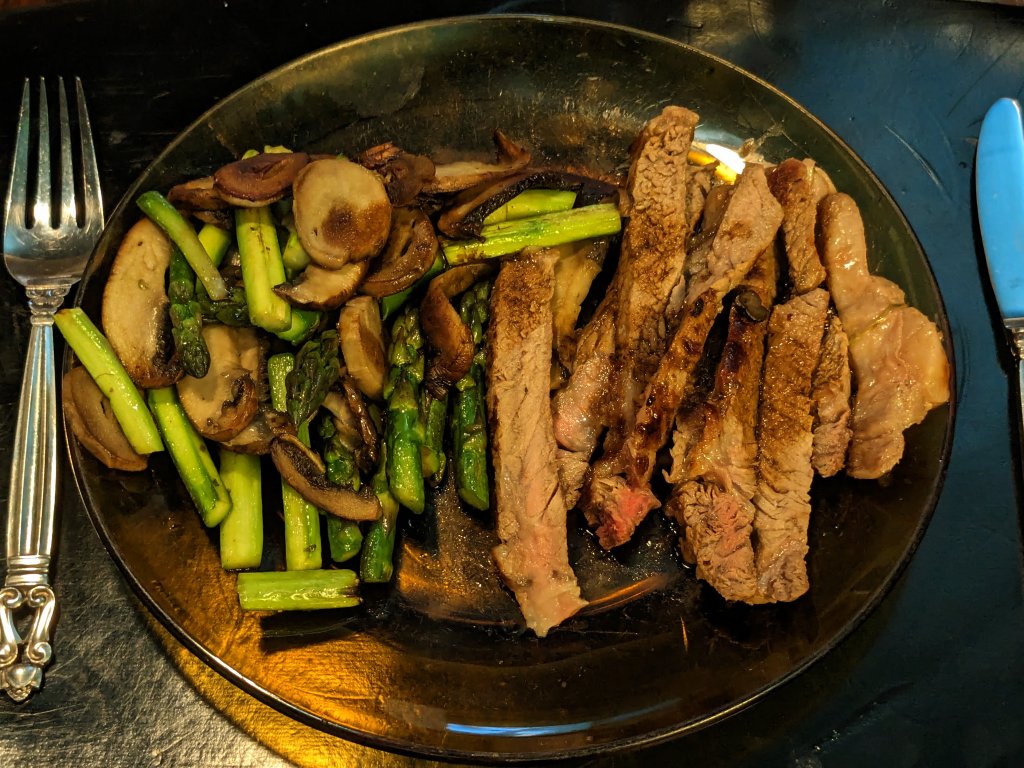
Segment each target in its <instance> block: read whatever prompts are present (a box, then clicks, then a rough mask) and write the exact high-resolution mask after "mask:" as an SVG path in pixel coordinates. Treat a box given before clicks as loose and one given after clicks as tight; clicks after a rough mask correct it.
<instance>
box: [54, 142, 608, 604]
mask: <svg viewBox="0 0 1024 768" xmlns="http://www.w3.org/2000/svg"><path fill="white" fill-rule="evenodd" d="M495 142H496V145H497V148H498V157H497V159H496V160H495V161H494V162H477V161H473V160H460V161H457V162H454V163H450V164H447V165H442V164H435V163H434V162H432V161H431V160H430V159H429V158H427V157H424V156H421V155H413V154H411V153H408V152H405V151H403V150H401V149H400V148H398V147H396V146H394V145H392V144H384V145H381V146H379V147H373V148H371V149H369V150H367V151H366V152H364V153H363V154H362V155H361V156H359V158H357V159H349V158H346V157H344V156H340V155H339V156H326V155H309V154H306V153H303V152H291V151H287V150H285V149H284V148H281V147H266V148H265V149H264V151H263V152H249V153H246V155H245V156H243V157H242V158H241V159H239V160H238V161H236V162H233V163H230V164H228V165H226V166H224V167H222V168H220V169H218V170H217V171H215V172H214V173H213V174H212V175H211V176H209V177H205V178H201V179H194V180H190V181H187V182H185V183H182V184H179V185H177V186H175V187H174V188H172V189H170V190H169V191H168V192H167V193H166V196H165V195H164V194H161V192H160V191H156V190H151V191H147V192H145V193H143V194H141V195H140V196H139V197H138V199H137V201H136V202H137V204H138V207H139V209H140V211H141V213H142V214H143V216H142V218H140V220H139V221H138V223H136V224H135V225H134V226H133V227H132V228H131V229H130V230H129V231H128V233H127V234H126V235H125V238H124V240H123V242H122V244H121V246H120V248H119V250H118V252H117V254H116V256H115V258H114V260H113V263H112V265H111V269H110V275H109V278H108V280H107V283H106V286H105V289H104V296H103V306H102V317H101V322H102V328H103V332H102V333H101V332H100V330H99V329H98V328H97V327H96V325H94V323H93V322H92V320H90V318H89V317H87V316H86V314H85V313H84V312H83V311H82V310H81V309H67V310H62V311H61V312H60V313H58V316H57V325H58V327H59V329H60V330H61V332H62V333H63V334H64V337H65V339H66V340H67V341H68V343H69V345H70V346H71V347H72V349H73V350H74V352H75V354H76V356H77V358H78V360H79V362H81V364H82V366H83V367H84V370H83V368H79V367H76V368H73V369H72V370H71V371H69V373H68V375H67V376H66V377H65V380H64V406H65V410H66V412H67V414H68V420H69V424H70V425H71V427H72V429H73V432H74V434H75V435H76V437H77V438H78V439H79V440H80V442H81V443H82V445H83V446H84V447H85V448H86V449H87V450H88V451H89V452H90V453H92V454H93V455H94V456H95V457H96V458H97V459H99V460H100V461H101V462H103V463H104V464H105V465H107V466H109V467H112V468H114V469H119V470H125V471H140V470H143V469H145V468H146V467H147V465H148V456H149V454H152V453H155V452H158V451H161V450H164V449H166V450H167V452H168V453H169V454H170V457H171V459H172V461H173V463H174V466H175V467H176V468H177V470H178V473H179V474H180V476H181V479H182V481H183V483H184V485H185V488H186V489H187V490H188V493H189V495H190V496H191V498H192V500H193V501H194V503H195V505H196V508H197V510H198V512H199V514H200V516H201V518H202V521H203V522H204V524H205V525H207V526H210V527H213V526H218V527H219V528H220V556H221V563H222V565H223V567H224V568H225V569H228V570H243V571H249V572H246V573H244V574H240V578H239V581H238V589H239V597H240V601H241V604H242V607H243V608H246V609H260V610H287V609H312V608H331V607H345V606H350V605H354V604H356V603H358V601H359V598H358V588H359V583H360V581H362V582H387V581H389V580H390V579H391V577H392V575H393V570H394V566H393V553H394V547H395V538H396V531H397V527H398V525H397V524H398V516H399V514H400V513H401V512H400V510H407V512H408V513H412V514H419V513H422V512H423V509H424V506H425V504H426V500H427V497H428V494H429V489H430V488H432V487H436V486H437V485H439V484H440V483H441V482H442V480H443V478H444V477H445V473H447V472H451V473H453V481H454V483H455V487H456V488H457V490H458V494H459V496H460V497H461V499H462V500H463V501H464V502H465V504H467V505H468V506H470V507H473V508H476V509H478V510H487V509H489V508H490V506H491V489H490V467H489V458H488V428H487V423H486V408H485V394H484V391H485V371H486V367H487V360H486V326H487V319H488V298H489V292H490V287H491V284H492V280H493V274H494V271H495V268H494V264H493V262H494V260H495V259H496V257H502V256H507V255H509V254H514V253H517V252H519V251H522V250H523V249H525V248H531V247H537V248H541V247H554V246H563V245H566V244H569V246H568V247H569V248H570V249H571V248H577V247H578V248H579V249H580V250H581V252H589V251H590V250H592V249H594V247H595V244H598V245H599V246H600V252H601V254H602V255H603V253H604V252H605V251H606V250H607V238H608V237H609V236H614V235H616V234H617V233H618V232H619V230H620V227H621V219H620V215H619V210H618V207H617V196H618V189H617V187H616V186H615V185H614V184H611V183H609V182H608V181H606V180H602V179H600V178H598V177H597V176H596V175H595V176H590V175H584V174H580V173H578V172H572V173H570V172H568V171H564V170H561V169H551V168H534V167H533V166H531V157H530V154H529V153H528V152H527V151H526V150H524V149H523V148H521V147H519V146H518V145H516V144H515V143H513V142H512V141H510V140H509V139H508V138H507V137H505V136H504V135H503V134H501V133H500V132H499V133H496V135H495ZM579 263H580V265H581V273H586V274H585V280H586V286H589V281H590V280H592V279H593V276H594V273H595V272H596V270H594V269H592V268H590V267H588V266H587V265H588V264H591V265H592V262H589V261H588V260H587V259H580V260H579ZM597 264H598V267H599V266H600V262H598V263H597ZM577 293H578V294H580V295H578V296H577V297H576V298H575V301H576V312H575V313H574V314H573V317H572V320H573V321H574V320H575V314H577V313H578V311H579V303H581V302H582V300H583V298H584V297H585V295H586V289H585V288H584V289H583V290H582V291H579V290H577ZM86 372H88V375H86ZM271 466H272V467H273V469H274V470H275V471H276V472H277V473H278V474H279V475H280V478H281V508H282V510H283V525H284V541H285V553H284V555H285V557H284V559H285V563H286V569H287V570H286V571H284V572H277V573H264V572H260V571H258V570H254V569H258V568H259V567H260V565H261V563H263V562H264V552H263V526H264V515H263V502H264V499H263V498H262V494H261V488H262V487H263V485H262V479H261V473H262V472H263V471H267V470H268V469H269V468H270V467H271ZM325 539H326V545H325ZM356 563H358V577H357V576H356V573H355V568H356V566H355V564H356ZM340 564H346V566H345V567H337V566H338V565H340Z"/></svg>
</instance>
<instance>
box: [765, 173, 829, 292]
mask: <svg viewBox="0 0 1024 768" xmlns="http://www.w3.org/2000/svg"><path fill="white" fill-rule="evenodd" d="M768 186H769V187H770V188H771V190H772V194H773V195H775V197H776V199H777V200H778V201H779V202H780V203H782V239H783V242H784V243H785V248H786V259H787V261H788V262H789V279H790V282H791V283H792V284H793V292H794V293H797V294H799V293H807V291H809V290H811V289H812V288H817V287H818V286H819V285H821V284H822V283H823V282H825V268H824V267H823V266H822V265H821V256H819V255H818V247H817V246H816V245H815V239H814V232H815V225H816V224H817V221H818V203H819V202H820V201H821V192H822V189H821V185H815V183H814V161H813V160H804V161H803V162H801V161H800V160H796V159H795V158H789V159H788V160H784V161H782V162H781V163H779V164H778V165H777V166H775V167H774V168H772V169H771V170H770V171H769V172H768Z"/></svg>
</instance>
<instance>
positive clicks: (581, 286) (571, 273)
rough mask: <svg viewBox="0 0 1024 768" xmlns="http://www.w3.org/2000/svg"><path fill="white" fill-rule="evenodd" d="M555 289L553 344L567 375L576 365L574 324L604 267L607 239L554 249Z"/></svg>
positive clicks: (552, 316) (586, 241)
mask: <svg viewBox="0 0 1024 768" xmlns="http://www.w3.org/2000/svg"><path fill="white" fill-rule="evenodd" d="M555 250H556V251H557V252H558V254H559V257H558V261H556V262H555V290H554V293H553V294H552V296H551V319H552V342H553V344H554V349H555V352H556V356H557V358H558V362H559V363H560V364H561V365H562V366H563V367H564V368H565V369H566V370H567V371H569V372H570V373H571V372H572V370H573V368H574V367H575V362H576V321H577V320H579V316H580V308H581V307H582V306H583V301H584V300H585V299H586V298H587V295H588V294H589V293H590V287H591V286H592V285H593V284H594V278H596V277H597V275H598V273H600V271H601V267H602V266H603V265H604V258H605V256H606V255H607V253H608V240H607V239H605V238H601V239H596V240H584V241H581V242H577V243H569V244H568V245H562V246H559V247H558V248H556V249H555Z"/></svg>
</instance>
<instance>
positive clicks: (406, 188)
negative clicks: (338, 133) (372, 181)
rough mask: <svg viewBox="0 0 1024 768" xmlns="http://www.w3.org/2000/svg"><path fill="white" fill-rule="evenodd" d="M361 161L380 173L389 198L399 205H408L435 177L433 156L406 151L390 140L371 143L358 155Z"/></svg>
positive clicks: (392, 202) (393, 203) (395, 204)
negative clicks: (382, 142) (381, 142)
mask: <svg viewBox="0 0 1024 768" xmlns="http://www.w3.org/2000/svg"><path fill="white" fill-rule="evenodd" d="M359 162H360V163H361V164H362V165H364V166H366V167H367V168H369V169H370V170H371V171H376V172H377V173H379V174H380V175H381V178H383V179H384V188H385V189H387V191H388V198H389V199H390V200H391V204H392V205H393V206H396V207H398V206H402V205H409V204H410V203H411V202H412V201H413V200H415V199H416V196H417V195H418V194H419V193H420V190H422V189H423V186H424V185H425V184H426V183H428V182H429V181H430V180H431V179H433V178H434V161H433V160H431V159H430V158H429V157H425V156H424V155H414V154H413V153H411V152H406V151H405V150H403V149H401V148H399V147H397V146H395V145H394V144H392V143H390V142H388V143H387V144H378V145H377V146H375V147H370V148H369V149H367V150H366V151H365V152H363V153H362V154H361V155H360V156H359Z"/></svg>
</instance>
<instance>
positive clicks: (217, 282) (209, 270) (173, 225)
mask: <svg viewBox="0 0 1024 768" xmlns="http://www.w3.org/2000/svg"><path fill="white" fill-rule="evenodd" d="M136 203H137V205H138V206H139V208H141V209H142V212H143V213H144V214H146V216H148V217H149V218H150V219H152V220H153V223H154V224H156V225H157V226H158V227H160V229H162V230H163V231H164V232H165V233H167V236H168V237H169V238H170V239H171V241H172V242H173V243H174V244H175V245H176V246H178V248H180V249H181V252H182V254H184V256H185V259H186V260H187V261H188V263H189V266H190V267H192V269H193V270H194V271H195V273H196V275H198V276H199V279H200V280H202V281H203V286H204V287H205V288H206V292H207V293H208V294H210V297H211V298H212V299H214V300H215V301H221V300H222V299H224V298H226V297H227V295H228V287H227V285H226V284H225V283H224V278H223V277H221V275H220V272H218V271H217V267H215V266H214V264H213V262H212V261H210V256H209V254H208V253H207V251H206V248H204V247H203V244H202V243H201V242H200V241H199V237H198V236H197V235H196V231H195V230H194V229H193V228H192V225H191V224H189V223H188V221H187V220H186V219H185V217H184V216H182V215H181V214H180V213H178V210H177V209H176V208H175V207H174V206H173V205H171V204H170V203H169V202H167V198H165V197H164V196H163V195H161V194H160V193H159V192H156V191H149V192H143V193H142V194H141V195H139V199H138V200H137V201H136Z"/></svg>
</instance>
